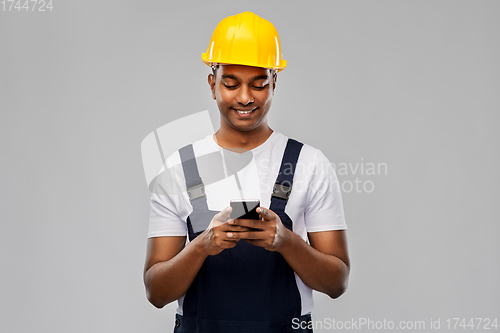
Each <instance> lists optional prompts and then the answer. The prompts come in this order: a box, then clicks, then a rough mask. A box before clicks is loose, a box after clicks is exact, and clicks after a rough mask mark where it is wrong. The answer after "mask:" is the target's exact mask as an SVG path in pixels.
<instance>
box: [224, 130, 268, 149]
mask: <svg viewBox="0 0 500 333" xmlns="http://www.w3.org/2000/svg"><path fill="white" fill-rule="evenodd" d="M271 134H273V130H272V129H271V128H270V127H269V126H265V127H263V128H259V129H254V130H252V131H247V132H240V131H235V130H232V131H231V130H228V129H226V128H224V127H222V126H221V128H220V129H219V130H218V131H217V132H216V133H215V140H216V142H217V144H218V145H219V146H221V147H222V148H225V149H231V148H233V149H244V150H251V149H254V148H256V147H258V146H260V145H261V144H263V143H264V142H266V140H267V139H268V138H269V136H271Z"/></svg>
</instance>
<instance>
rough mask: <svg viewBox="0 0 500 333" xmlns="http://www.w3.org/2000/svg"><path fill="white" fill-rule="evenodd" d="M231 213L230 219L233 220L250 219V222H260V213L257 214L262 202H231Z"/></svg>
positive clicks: (256, 200)
mask: <svg viewBox="0 0 500 333" xmlns="http://www.w3.org/2000/svg"><path fill="white" fill-rule="evenodd" d="M230 205H231V208H232V209H233V210H232V211H231V215H230V218H232V219H248V220H258V219H259V213H257V207H259V206H260V200H258V199H254V200H231V202H230Z"/></svg>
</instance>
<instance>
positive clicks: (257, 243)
mask: <svg viewBox="0 0 500 333" xmlns="http://www.w3.org/2000/svg"><path fill="white" fill-rule="evenodd" d="M244 241H245V242H247V243H250V244H252V245H255V246H259V247H263V248H265V249H267V248H268V244H267V243H266V241H264V240H260V239H244Z"/></svg>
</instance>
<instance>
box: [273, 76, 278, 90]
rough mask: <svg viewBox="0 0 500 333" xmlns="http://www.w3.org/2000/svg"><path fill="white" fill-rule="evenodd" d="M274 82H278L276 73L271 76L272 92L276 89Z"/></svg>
mask: <svg viewBox="0 0 500 333" xmlns="http://www.w3.org/2000/svg"><path fill="white" fill-rule="evenodd" d="M276 81H278V73H274V75H273V92H274V89H276Z"/></svg>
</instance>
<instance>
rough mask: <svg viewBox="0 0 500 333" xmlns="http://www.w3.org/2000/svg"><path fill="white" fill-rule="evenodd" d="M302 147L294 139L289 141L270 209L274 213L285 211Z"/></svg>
mask: <svg viewBox="0 0 500 333" xmlns="http://www.w3.org/2000/svg"><path fill="white" fill-rule="evenodd" d="M302 146H303V144H302V143H300V142H298V141H296V140H294V139H288V142H287V144H286V148H285V152H284V153H283V159H282V160H281V167H280V171H279V173H278V178H277V179H276V183H275V184H274V187H273V194H272V196H271V206H270V207H269V209H271V210H272V211H285V206H286V203H287V202H288V197H289V196H290V193H291V192H292V184H293V175H294V174H295V167H296V165H297V161H298V159H299V155H300V151H301V149H302Z"/></svg>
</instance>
